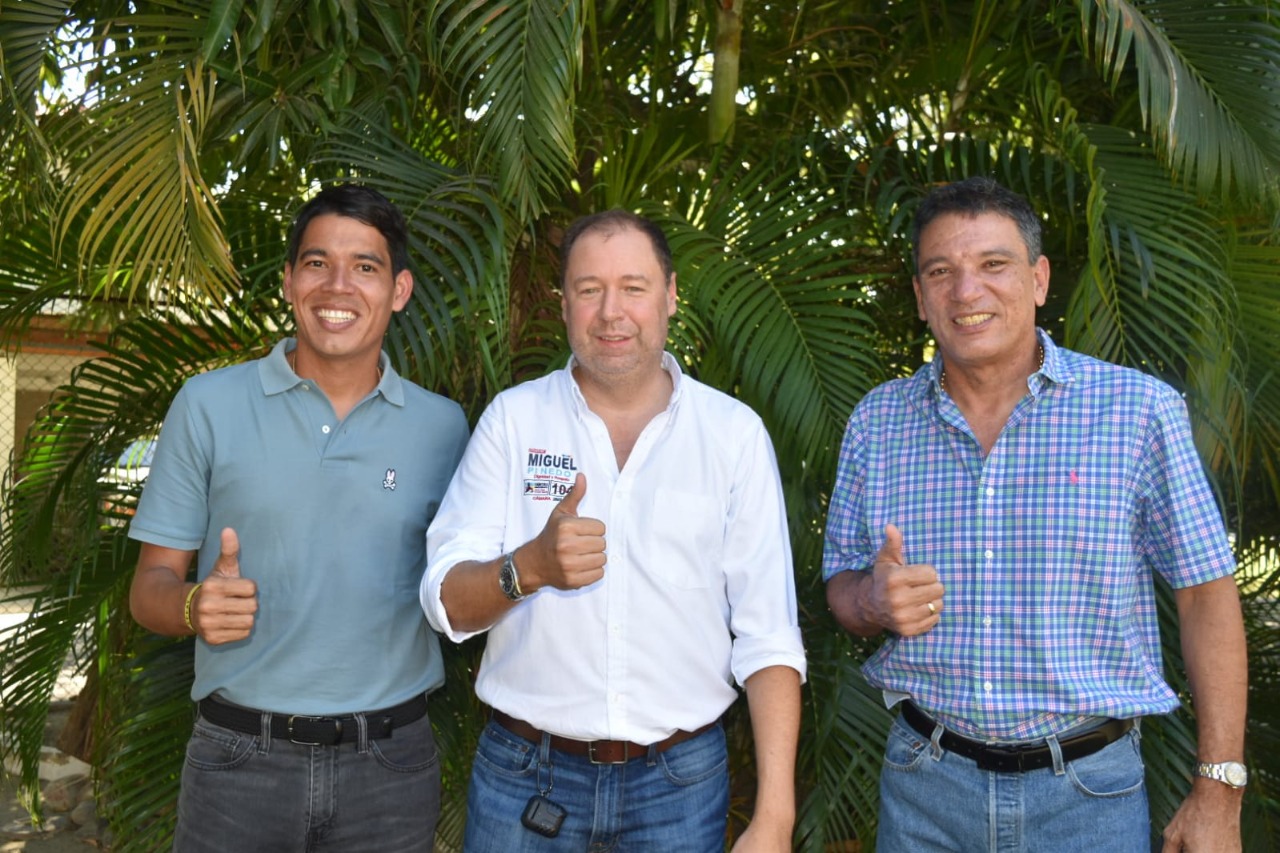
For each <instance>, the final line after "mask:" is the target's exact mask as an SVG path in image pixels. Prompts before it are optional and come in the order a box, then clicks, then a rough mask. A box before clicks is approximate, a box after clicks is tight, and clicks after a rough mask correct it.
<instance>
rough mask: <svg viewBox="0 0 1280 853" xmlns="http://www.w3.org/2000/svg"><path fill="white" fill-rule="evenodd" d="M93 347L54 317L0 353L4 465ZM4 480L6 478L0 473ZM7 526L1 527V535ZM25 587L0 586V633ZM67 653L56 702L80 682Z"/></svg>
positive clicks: (26, 607) (24, 605) (26, 604)
mask: <svg viewBox="0 0 1280 853" xmlns="http://www.w3.org/2000/svg"><path fill="white" fill-rule="evenodd" d="M96 354H97V351H96V350H95V349H94V348H93V346H92V343H91V342H90V341H88V340H87V339H86V338H85V337H84V336H78V335H75V334H68V333H66V332H64V331H63V330H62V329H61V328H60V326H59V324H58V323H57V322H56V321H54V320H52V319H51V320H49V321H47V322H37V323H36V324H34V325H33V326H32V329H31V331H30V333H29V334H28V339H27V340H25V341H23V343H22V345H21V347H19V348H17V349H15V350H11V351H8V352H5V353H3V357H0V460H3V464H4V465H5V466H6V467H8V466H9V465H10V464H11V460H13V459H15V458H18V457H19V456H20V455H21V453H22V449H23V441H24V439H25V437H26V434H27V430H28V428H29V427H30V426H31V424H32V422H33V421H34V420H35V418H36V416H37V415H38V414H39V412H40V409H41V408H43V407H44V405H45V404H46V403H48V402H49V400H50V399H51V398H52V396H53V394H54V392H55V391H56V390H57V388H58V386H60V385H63V384H66V383H67V382H68V381H69V380H70V378H71V371H72V369H73V368H74V367H75V366H76V365H77V364H79V363H80V362H82V361H84V360H86V359H88V358H91V357H93V356H94V355H96ZM4 482H5V483H6V484H7V483H8V482H9V478H8V477H5V478H4ZM8 535H9V531H8V530H3V529H0V536H8ZM29 592H30V590H29V589H24V588H18V589H5V588H3V587H0V632H3V633H8V632H10V631H15V630H18V628H19V626H21V625H22V624H23V622H24V621H25V620H26V619H27V618H28V617H29V615H30V612H31V607H32V603H33V599H32V598H31V596H30V594H29ZM81 663H82V662H81V661H78V660H76V652H75V651H73V652H72V654H70V655H68V658H67V660H66V662H65V663H64V665H63V667H62V671H61V672H60V673H59V676H58V680H57V685H56V687H55V688H54V695H53V698H54V700H55V701H65V700H70V699H74V698H75V697H76V696H77V695H79V693H80V690H81V688H82V687H83V686H84V676H83V675H82V674H80V673H82V672H83V670H84V667H83V666H82V665H81Z"/></svg>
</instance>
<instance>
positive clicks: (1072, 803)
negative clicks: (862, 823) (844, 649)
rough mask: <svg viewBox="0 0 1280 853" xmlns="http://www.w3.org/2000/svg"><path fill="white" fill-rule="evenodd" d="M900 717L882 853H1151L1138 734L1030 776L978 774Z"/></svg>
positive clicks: (886, 784) (885, 777)
mask: <svg viewBox="0 0 1280 853" xmlns="http://www.w3.org/2000/svg"><path fill="white" fill-rule="evenodd" d="M941 731H942V730H941V727H939V729H938V730H937V731H935V732H934V737H933V740H929V739H926V738H924V737H922V736H921V735H920V734H919V733H918V732H917V731H915V730H914V729H912V728H911V727H910V726H908V725H907V724H906V723H905V722H903V720H902V719H901V718H899V719H898V720H896V721H894V724H893V726H892V727H890V729H889V740H888V745H887V746H886V747H885V757H884V767H883V769H882V770H881V773H880V828H879V830H878V832H877V838H876V851H877V853H898V851H901V853H918V851H922V850H928V851H944V850H955V851H964V853H976V852H977V851H990V853H997V852H998V853H1032V851H1053V853H1076V851H1080V853H1084V851H1090V853H1099V851H1102V852H1103V853H1106V851H1115V853H1137V852H1138V851H1149V850H1151V827H1150V823H1149V818H1148V816H1147V793H1146V788H1145V787H1144V782H1143V778H1144V777H1143V767H1142V755H1141V750H1140V748H1139V741H1140V735H1139V733H1138V728H1137V727H1136V726H1135V727H1134V728H1133V729H1130V730H1129V732H1128V733H1127V734H1125V735H1124V736H1123V737H1121V738H1120V739H1119V740H1117V741H1115V742H1114V743H1111V744H1108V745H1107V746H1106V747H1104V748H1103V749H1100V750H1098V751H1097V752H1095V753H1094V754H1093V755H1088V756H1085V757H1084V758H1081V759H1078V760H1076V761H1072V762H1070V763H1063V762H1062V760H1061V755H1060V754H1058V752H1057V749H1058V747H1057V741H1056V740H1055V739H1053V738H1050V743H1049V746H1050V749H1051V750H1053V751H1054V755H1055V758H1056V759H1057V761H1055V765H1054V766H1053V767H1046V768H1044V769H1042V770H1030V771H1027V772H1025V773H996V772H993V771H989V770H980V769H978V766H977V764H975V763H974V762H973V761H971V760H970V759H967V758H964V757H963V756H960V755H956V754H955V753H954V752H946V751H945V750H943V749H942V748H941V747H940V746H939V745H938V744H937V739H938V738H939V737H940V736H941Z"/></svg>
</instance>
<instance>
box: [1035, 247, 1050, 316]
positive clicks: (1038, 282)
mask: <svg viewBox="0 0 1280 853" xmlns="http://www.w3.org/2000/svg"><path fill="white" fill-rule="evenodd" d="M1032 276H1033V277H1034V278H1035V288H1036V307H1039V308H1043V307H1044V300H1045V297H1046V296H1048V295H1049V259H1048V258H1046V257H1045V256H1044V255H1041V256H1040V258H1039V259H1038V260H1037V261H1036V265H1035V266H1034V267H1032Z"/></svg>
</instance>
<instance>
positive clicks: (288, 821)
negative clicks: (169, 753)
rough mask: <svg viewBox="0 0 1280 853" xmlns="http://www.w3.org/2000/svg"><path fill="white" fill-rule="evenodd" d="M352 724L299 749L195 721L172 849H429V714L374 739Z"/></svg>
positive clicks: (432, 784)
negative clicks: (338, 735) (336, 737)
mask: <svg viewBox="0 0 1280 853" xmlns="http://www.w3.org/2000/svg"><path fill="white" fill-rule="evenodd" d="M264 716H265V715H264ZM357 720H358V722H359V723H360V732H359V736H358V737H357V738H354V739H353V740H352V741H351V742H350V743H341V744H338V745H337V746H303V745H300V744H296V743H293V742H291V741H289V740H286V739H283V738H276V739H272V738H270V737H264V736H263V735H261V734H260V735H249V734H244V733H242V732H237V731H233V730H231V729H226V728H222V727H221V726H215V725H213V724H212V723H210V722H208V721H207V720H204V719H198V720H197V721H196V724H195V728H194V730H193V731H192V733H191V740H190V741H189V742H188V743H187V761H186V766H185V767H184V768H183V770H182V790H181V791H180V792H179V795H178V829H177V832H176V833H175V835H174V840H173V849H174V851H176V853H205V851H207V852H208V853H214V852H215V851H217V853H225V851H229V850H234V851H236V853H251V851H262V853H268V851H270V853H289V851H298V853H303V851H305V852H306V853H312V851H317V853H318V851H326V850H332V851H342V853H360V851H368V853H409V851H423V853H430V851H431V849H432V847H433V846H434V842H435V828H436V819H437V818H438V817H439V815H440V761H439V756H438V755H437V754H436V744H435V738H434V736H433V735H432V732H431V723H430V720H429V719H428V717H426V716H424V717H423V718H422V719H420V720H418V721H416V722H414V723H410V724H409V725H406V726H403V727H402V728H398V729H396V730H395V731H394V732H393V733H392V736H391V737H388V738H383V739H380V740H376V741H371V740H368V739H367V737H365V731H364V726H363V717H359V716H357ZM265 725H266V723H264V726H265Z"/></svg>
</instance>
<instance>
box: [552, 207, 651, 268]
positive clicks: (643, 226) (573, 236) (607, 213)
mask: <svg viewBox="0 0 1280 853" xmlns="http://www.w3.org/2000/svg"><path fill="white" fill-rule="evenodd" d="M628 228H630V229H633V230H635V231H639V232H640V233H641V234H644V235H645V236H646V237H648V238H649V242H650V243H652V244H653V253H654V255H656V256H657V258H658V266H660V267H662V276H663V281H664V283H665V282H669V281H671V275H672V273H674V272H675V266H674V265H673V264H672V261H671V246H670V245H668V243H667V235H666V234H664V233H663V232H662V229H661V228H659V227H658V224H657V223H656V222H654V221H653V220H651V219H647V218H645V217H643V216H640V215H639V214H637V213H632V212H631V211H629V210H623V209H622V208H620V207H615V208H613V209H612V210H604V211H601V212H600V213H592V214H590V215H588V216H582V217H579V218H578V219H575V220H574V221H573V223H572V224H571V225H570V226H569V227H568V228H567V229H565V232H564V238H563V239H562V240H561V241H560V285H561V287H563V286H564V277H565V275H566V273H567V272H568V270H569V255H570V253H572V252H573V246H574V244H575V243H577V242H578V238H579V237H581V236H582V235H583V234H588V233H591V232H596V231H603V232H605V233H607V234H615V233H617V232H618V231H625V230H626V229H628Z"/></svg>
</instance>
